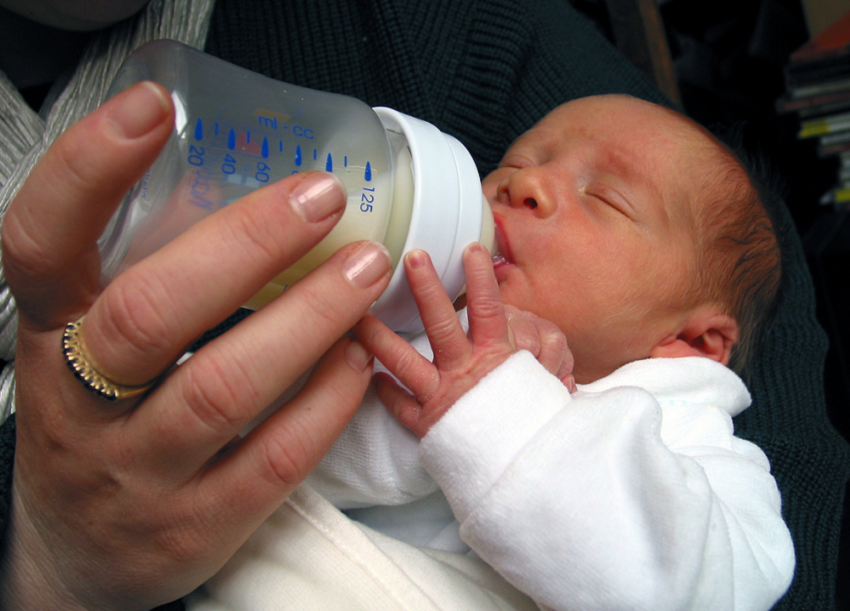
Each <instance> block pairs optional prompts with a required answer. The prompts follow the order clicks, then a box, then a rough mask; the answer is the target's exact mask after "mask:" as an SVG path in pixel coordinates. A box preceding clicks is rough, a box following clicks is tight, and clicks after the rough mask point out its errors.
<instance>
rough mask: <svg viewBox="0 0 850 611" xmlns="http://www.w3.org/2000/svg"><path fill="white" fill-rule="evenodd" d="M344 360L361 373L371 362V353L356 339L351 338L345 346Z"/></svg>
mask: <svg viewBox="0 0 850 611" xmlns="http://www.w3.org/2000/svg"><path fill="white" fill-rule="evenodd" d="M345 360H347V361H348V364H349V365H351V366H352V367H353V368H354V370H355V371H357V372H359V373H362V372H363V371H365V370H366V368H367V367H368V366H369V363H371V362H372V354H371V353H370V352H369V351H368V350H366V348H365V347H364V346H363V344H361V343H360V342H358V341H355V340H352V341H351V343H349V344H348V346H346V347H345Z"/></svg>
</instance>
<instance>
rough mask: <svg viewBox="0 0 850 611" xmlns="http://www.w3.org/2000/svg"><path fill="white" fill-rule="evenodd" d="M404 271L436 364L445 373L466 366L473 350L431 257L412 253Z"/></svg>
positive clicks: (418, 252) (423, 253) (415, 251)
mask: <svg viewBox="0 0 850 611" xmlns="http://www.w3.org/2000/svg"><path fill="white" fill-rule="evenodd" d="M404 267H405V270H406V271H407V279H408V281H409V282H410V288H411V289H412V290H413V297H414V299H415V300H416V306H417V307H418V308H419V316H420V317H421V318H422V324H423V325H424V327H425V333H427V334H428V340H429V341H430V342H431V348H433V349H434V363H435V364H436V365H437V367H439V368H440V369H441V370H444V371H446V370H451V369H454V368H455V367H457V366H459V365H461V364H462V363H465V362H466V361H467V360H468V359H469V357H470V355H471V354H472V346H471V345H470V343H469V340H468V339H467V337H466V333H465V332H464V330H463V327H462V326H461V324H460V321H458V318H457V313H456V312H455V308H454V304H453V303H452V300H451V299H450V298H449V296H448V294H447V293H446V289H445V288H444V287H443V284H442V282H441V281H440V277H439V276H438V275H437V272H436V271H435V270H434V265H433V263H431V257H430V256H428V253H426V252H425V251H422V250H414V251H411V252H409V253H407V255H405V257H404ZM382 362H383V361H382ZM385 364H386V363H385ZM402 381H404V380H402ZM405 383H406V382H405ZM411 390H413V391H414V392H416V390H415V389H413V388H411ZM417 396H419V395H418V393H417Z"/></svg>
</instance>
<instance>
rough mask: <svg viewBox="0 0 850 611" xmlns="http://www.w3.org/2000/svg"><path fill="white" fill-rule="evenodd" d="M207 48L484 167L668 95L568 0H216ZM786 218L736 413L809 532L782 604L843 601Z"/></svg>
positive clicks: (819, 412) (838, 499)
mask: <svg viewBox="0 0 850 611" xmlns="http://www.w3.org/2000/svg"><path fill="white" fill-rule="evenodd" d="M207 50H208V51H209V52H211V53H213V54H215V55H218V56H220V57H222V58H224V59H226V60H228V61H231V62H233V63H236V64H239V65H241V66H244V67H246V68H249V69H251V70H254V71H256V72H260V73H263V74H266V75H268V76H271V77H273V78H277V79H280V80H284V81H287V82H289V83H293V84H297V85H301V86H305V87H312V88H315V89H322V90H327V91H334V92H337V93H345V94H349V95H353V96H356V97H358V98H360V99H362V100H364V101H366V102H367V103H369V104H370V105H373V106H379V105H380V106H390V107H392V108H395V109H397V110H400V111H402V112H405V113H408V114H411V115H413V116H417V117H420V118H422V119H425V120H427V121H430V122H432V123H434V124H435V125H437V126H438V127H439V128H440V129H442V130H443V131H445V132H447V133H450V134H452V135H454V136H456V137H457V138H458V139H459V140H461V142H463V143H464V144H465V145H466V146H467V147H468V148H469V150H470V152H471V153H472V155H473V157H474V158H475V160H476V163H477V164H478V168H479V170H480V171H481V172H482V174H485V173H487V172H489V171H490V170H491V169H492V168H493V167H494V166H495V165H496V164H497V163H498V161H499V159H500V158H501V155H502V154H503V153H504V151H505V150H506V149H507V147H508V145H509V144H510V143H511V142H512V141H513V139H514V138H516V137H517V136H518V135H519V134H521V133H522V132H523V131H525V130H526V129H528V128H529V127H530V126H531V125H532V124H533V123H534V122H536V121H537V120H538V119H540V118H541V117H542V116H543V115H544V114H546V112H548V111H549V110H550V109H551V108H552V107H554V106H555V105H557V104H559V103H561V102H564V101H567V100H569V99H573V98H576V97H581V96H585V95H591V94H596V93H613V92H619V93H631V94H632V95H636V96H639V97H643V98H646V99H650V100H654V101H659V102H663V101H664V98H663V96H662V95H661V94H660V93H659V92H658V91H657V90H656V89H655V88H654V87H653V86H652V85H651V84H650V83H649V82H648V81H647V80H646V79H645V78H644V77H643V76H642V75H641V74H640V73H639V72H638V71H637V70H635V69H634V68H633V67H632V66H631V64H629V63H628V62H627V61H626V60H625V59H624V58H622V57H621V56H620V55H619V54H618V53H617V52H616V51H615V50H614V49H613V48H612V47H611V46H610V45H609V44H608V43H607V41H605V40H604V39H603V38H602V37H601V36H600V35H598V34H597V33H596V31H595V30H594V29H593V26H592V25H591V24H590V23H589V22H587V21H586V20H584V19H583V18H581V17H580V16H578V15H577V14H576V13H575V12H574V11H573V10H572V9H571V8H570V7H569V5H568V3H567V2H566V1H565V0H561V1H558V0H528V1H527V2H522V1H511V0H479V1H476V0H455V1H451V0H427V1H424V2H423V1H421V0H218V2H217V5H216V9H215V12H214V15H213V22H212V24H211V31H210V37H209V40H208V45H207ZM783 219H784V225H783V232H784V235H785V239H786V241H787V242H788V248H787V254H786V265H785V285H784V289H783V291H784V292H783V302H782V306H781V307H780V311H779V317H778V320H777V325H776V326H775V328H774V329H773V331H772V332H771V334H770V336H769V338H768V340H767V343H766V345H765V346H764V349H763V351H762V353H761V354H760V355H759V358H758V360H757V362H756V364H755V367H754V371H753V374H752V378H751V379H750V380H749V386H750V389H751V391H752V394H753V396H754V405H753V407H751V408H750V409H748V410H747V411H745V412H744V413H743V414H742V415H741V416H739V417H738V418H736V421H735V424H736V427H737V432H738V434H740V435H741V436H742V437H745V438H747V439H750V440H752V441H754V442H756V443H757V444H758V445H759V446H761V447H762V448H763V449H764V451H765V452H766V453H767V455H768V456H769V458H770V460H771V464H772V467H773V472H774V474H775V476H776V479H777V481H778V483H779V487H780V490H781V491H782V497H783V510H784V514H785V517H786V520H787V522H788V525H789V527H790V529H791V532H792V534H793V536H794V539H795V546H796V550H797V562H798V566H797V574H796V577H795V581H794V583H793V585H792V587H791V590H790V591H789V593H788V594H787V595H786V597H785V598H784V599H783V600H782V601H780V603H779V604H778V605H777V607H776V608H777V609H782V610H791V609H794V610H798V609H806V610H831V609H833V608H834V591H835V583H836V561H837V538H838V532H839V521H840V516H841V503H842V499H843V494H844V487H845V484H846V482H847V481H848V478H850V448H848V445H847V443H846V442H844V440H843V439H842V438H841V437H840V436H839V435H838V434H837V433H836V432H835V430H834V429H833V428H832V427H831V426H830V424H829V421H828V418H827V414H826V408H825V403H824V396H823V389H822V373H823V361H824V356H825V352H826V338H825V335H824V333H823V331H822V330H821V329H820V327H819V326H818V324H817V322H816V319H815V314H814V297H813V289H812V283H811V278H810V276H809V273H808V269H807V267H806V264H805V259H804V257H803V251H802V247H801V245H800V241H799V238H798V237H797V235H796V233H795V231H794V229H793V226H792V224H791V221H790V216H789V215H787V213H786V212H783ZM57 349H58V347H57ZM13 427H14V419H9V421H8V422H7V424H6V425H5V427H4V430H3V431H2V434H0V443H2V444H3V445H1V446H0V461H2V464H3V465H4V466H5V471H4V473H3V475H4V478H0V487H2V489H0V492H1V493H2V498H3V499H6V500H7V499H8V498H9V488H8V487H9V483H10V481H11V480H10V470H11V453H10V450H9V448H10V446H9V444H11V443H13V440H14V436H13ZM4 452H5V454H4ZM6 502H7V501H6ZM3 508H4V505H3V502H2V501H0V512H2V510H3ZM0 519H2V520H3V522H5V516H3V515H0ZM168 608H169V609H170V610H172V611H176V610H177V609H180V608H182V607H181V606H180V604H179V603H176V604H175V605H174V606H169V607H168Z"/></svg>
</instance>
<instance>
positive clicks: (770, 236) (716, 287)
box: [695, 132, 782, 377]
mask: <svg viewBox="0 0 850 611" xmlns="http://www.w3.org/2000/svg"><path fill="white" fill-rule="evenodd" d="M715 142H717V144H718V149H717V152H718V153H719V156H720V158H719V161H720V163H719V165H718V166H717V167H718V168H719V169H717V170H716V171H715V172H713V175H711V176H710V177H709V184H708V189H707V192H708V194H709V199H708V200H703V205H702V206H700V207H699V209H700V210H701V214H700V217H701V218H698V219H697V226H698V227H699V228H700V230H701V231H699V232H698V234H700V233H701V234H702V235H699V236H698V239H699V240H700V242H701V244H702V248H701V249H700V257H701V260H700V261H699V265H698V268H699V269H698V273H697V284H696V287H695V290H696V292H697V294H699V296H700V298H701V300H702V301H703V302H709V303H711V302H714V303H719V304H720V305H721V307H724V308H726V309H727V312H726V314H728V315H730V316H731V317H732V318H734V319H735V320H736V322H737V323H738V333H739V335H738V341H737V342H736V343H735V345H734V346H733V348H732V353H731V357H730V361H729V367H730V368H731V369H732V370H733V371H735V372H736V373H738V374H739V375H741V376H742V377H746V375H747V369H748V366H749V363H750V360H751V359H752V357H753V355H754V354H756V353H757V352H758V347H759V345H760V344H761V342H762V341H763V339H764V336H765V334H766V332H767V330H768V329H769V327H770V325H771V323H772V320H773V317H774V315H775V311H776V304H777V299H778V293H779V287H780V282H781V277H782V272H781V270H782V254H781V250H780V246H779V243H780V241H779V239H778V238H777V232H776V227H777V224H776V220H775V217H774V211H775V210H777V208H778V206H779V205H781V202H782V196H781V191H780V187H779V183H778V180H777V177H776V175H775V173H774V172H773V170H772V168H771V166H770V164H769V163H768V162H767V160H766V159H765V158H764V157H763V156H761V155H757V154H751V153H749V152H747V151H745V149H744V148H743V147H742V146H741V145H740V139H739V138H738V137H736V136H735V135H734V134H733V133H731V132H730V133H729V134H723V135H721V136H720V137H719V138H717V139H716V140H715Z"/></svg>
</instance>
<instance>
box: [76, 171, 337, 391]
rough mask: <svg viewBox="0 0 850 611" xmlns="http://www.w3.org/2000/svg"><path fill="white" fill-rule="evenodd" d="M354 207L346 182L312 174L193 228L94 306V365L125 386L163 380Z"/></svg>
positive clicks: (88, 336)
mask: <svg viewBox="0 0 850 611" xmlns="http://www.w3.org/2000/svg"><path fill="white" fill-rule="evenodd" d="M345 201H346V198H345V189H344V187H343V186H342V184H341V182H340V181H339V180H338V179H336V178H335V177H333V176H332V175H330V174H326V173H324V172H305V173H303V174H298V175H295V176H291V177H287V178H285V179H283V180H280V181H278V182H276V183H274V184H272V185H269V186H268V187H265V188H263V189H260V190H258V191H254V192H253V193H250V194H248V195H246V196H245V197H243V198H241V199H240V200H238V201H236V202H234V203H232V204H230V205H228V206H226V207H225V208H223V209H221V210H219V211H218V212H216V213H215V214H212V215H210V216H209V217H207V218H205V219H203V220H202V221H200V222H199V223H197V224H196V225H194V226H192V227H190V228H189V229H188V230H187V231H186V232H185V233H183V234H181V235H179V236H177V237H176V238H175V239H174V240H172V241H171V242H169V243H168V244H166V245H165V246H164V247H162V248H161V249H160V250H158V251H156V252H154V253H153V254H151V255H150V256H148V257H147V258H145V259H143V260H142V261H141V262H139V263H137V264H136V265H134V266H132V267H131V268H129V269H128V270H126V271H125V272H124V273H122V274H120V275H119V276H118V277H117V278H115V280H113V281H112V283H111V284H110V285H109V287H107V289H106V290H105V291H104V292H103V294H102V295H101V296H100V298H99V299H98V300H97V301H96V302H95V303H94V305H93V306H92V308H91V310H90V311H89V313H88V315H87V316H86V320H85V323H84V325H83V327H82V331H81V332H82V334H83V336H84V338H85V343H86V352H87V355H88V357H89V359H90V361H91V362H92V363H94V364H95V365H96V366H97V369H98V371H101V372H102V373H103V374H104V375H107V376H108V377H109V378H110V379H111V380H114V381H116V382H119V383H121V384H125V385H136V384H143V383H145V382H146V381H147V380H150V379H152V378H155V377H156V376H157V375H159V374H160V373H161V372H162V371H163V370H164V369H166V368H167V367H168V366H169V365H170V364H171V363H172V362H173V361H174V360H176V359H177V357H179V356H180V355H181V354H182V352H183V351H184V350H185V347H186V346H187V345H189V344H190V343H191V342H192V341H193V340H194V339H195V338H197V337H198V336H200V335H201V334H202V333H203V332H204V331H206V330H207V329H209V328H210V327H212V326H214V325H216V324H217V323H219V322H220V321H222V320H223V319H224V318H226V317H227V316H228V315H229V314H231V313H232V312H234V311H235V310H236V309H237V308H239V306H241V305H242V304H244V303H245V302H246V301H248V300H249V299H250V298H251V296H253V295H254V294H255V293H257V292H258V291H259V290H260V289H261V288H262V287H263V286H264V285H265V284H266V283H268V282H269V281H270V280H272V278H274V277H275V276H276V275H277V274H279V273H280V272H282V271H283V270H285V269H286V268H287V267H289V266H290V265H291V264H293V263H295V261H297V260H298V259H299V258H300V257H301V256H302V255H304V253H306V252H307V251H308V250H309V249H310V247H312V246H314V245H315V244H316V243H317V242H318V241H319V240H320V239H321V238H322V237H323V236H324V235H326V234H327V233H328V232H329V231H330V230H331V228H332V227H333V226H334V224H335V223H336V222H337V221H338V220H339V218H340V216H341V215H342V213H343V210H344V209H345ZM298 284H300V283H298ZM296 286H297V284H296ZM289 290H290V291H291V290H293V289H289ZM352 324H353V323H352ZM340 333H341V332H340ZM334 339H335V338H334Z"/></svg>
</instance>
